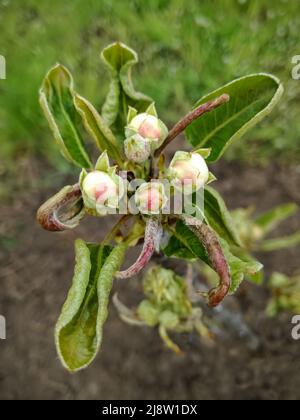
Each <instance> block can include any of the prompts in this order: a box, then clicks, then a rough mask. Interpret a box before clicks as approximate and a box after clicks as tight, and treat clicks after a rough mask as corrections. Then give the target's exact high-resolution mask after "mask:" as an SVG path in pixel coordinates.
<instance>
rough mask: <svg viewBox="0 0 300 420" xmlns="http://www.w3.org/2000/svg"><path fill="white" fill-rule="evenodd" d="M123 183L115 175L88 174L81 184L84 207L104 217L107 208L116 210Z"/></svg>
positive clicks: (100, 172) (96, 172)
mask: <svg viewBox="0 0 300 420" xmlns="http://www.w3.org/2000/svg"><path fill="white" fill-rule="evenodd" d="M122 187H123V183H122V180H121V178H120V177H119V176H118V175H116V174H113V175H109V174H108V173H106V172H102V171H93V172H90V173H88V174H87V175H86V176H85V178H84V179H83V182H82V193H83V198H84V201H85V205H86V206H87V207H88V208H90V209H95V210H96V212H97V214H99V215H105V214H107V212H108V209H109V208H112V209H117V208H118V203H119V200H120V198H121V196H122V194H123V191H121V189H122Z"/></svg>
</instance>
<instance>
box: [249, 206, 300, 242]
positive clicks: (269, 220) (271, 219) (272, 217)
mask: <svg viewBox="0 0 300 420" xmlns="http://www.w3.org/2000/svg"><path fill="white" fill-rule="evenodd" d="M297 209H298V206H297V205H296V204H294V203H288V204H282V205H280V206H278V207H275V208H273V209H272V210H269V211H267V212H266V213H264V214H262V215H261V216H259V217H258V218H257V219H256V220H255V224H256V225H257V226H258V227H259V228H260V229H261V230H262V232H263V236H265V235H267V234H268V233H269V232H271V231H272V230H273V229H275V228H276V227H277V226H278V225H279V224H280V223H281V222H283V221H284V220H286V219H287V218H288V217H290V216H292V215H293V214H295V213H296V211H297Z"/></svg>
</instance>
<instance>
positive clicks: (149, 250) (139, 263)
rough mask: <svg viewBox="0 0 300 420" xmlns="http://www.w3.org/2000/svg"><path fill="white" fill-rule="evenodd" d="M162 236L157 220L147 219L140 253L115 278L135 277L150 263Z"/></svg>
mask: <svg viewBox="0 0 300 420" xmlns="http://www.w3.org/2000/svg"><path fill="white" fill-rule="evenodd" d="M161 236H162V227H161V224H160V222H159V220H158V218H154V217H153V218H148V219H147V222H146V229H145V237H144V245H143V248H142V251H141V253H140V255H139V257H138V259H137V260H136V261H135V263H134V264H133V265H132V266H131V267H129V268H127V270H124V271H119V272H118V273H117V274H116V277H117V278H119V279H127V278H130V277H133V276H135V275H137V274H138V273H139V272H140V271H141V270H142V269H143V268H144V267H145V266H146V265H147V264H148V262H149V261H150V259H151V257H152V255H153V253H154V251H158V250H159V244H160V240H161Z"/></svg>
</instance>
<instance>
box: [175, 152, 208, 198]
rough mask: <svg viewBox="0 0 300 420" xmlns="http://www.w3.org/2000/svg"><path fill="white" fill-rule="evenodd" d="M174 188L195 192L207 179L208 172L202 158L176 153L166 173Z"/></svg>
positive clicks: (191, 154) (196, 154)
mask: <svg viewBox="0 0 300 420" xmlns="http://www.w3.org/2000/svg"><path fill="white" fill-rule="evenodd" d="M167 176H168V178H169V179H170V180H171V182H172V184H173V185H174V187H175V188H176V187H177V188H183V187H184V186H186V187H191V188H192V191H197V190H199V189H200V188H202V187H204V185H205V184H206V182H207V181H208V179H209V170H208V167H207V164H206V162H205V160H204V158H203V157H202V156H201V155H200V154H198V153H192V152H176V153H175V155H174V157H173V159H172V161H171V163H170V166H169V169H168V172H167Z"/></svg>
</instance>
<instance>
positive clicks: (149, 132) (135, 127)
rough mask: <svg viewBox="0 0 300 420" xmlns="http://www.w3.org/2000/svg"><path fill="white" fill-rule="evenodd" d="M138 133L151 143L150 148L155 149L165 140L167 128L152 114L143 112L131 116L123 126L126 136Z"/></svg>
mask: <svg viewBox="0 0 300 420" xmlns="http://www.w3.org/2000/svg"><path fill="white" fill-rule="evenodd" d="M134 134H139V135H140V136H141V137H143V138H144V139H147V140H148V141H149V142H150V143H151V148H152V150H155V149H157V148H158V147H159V146H160V145H161V143H162V142H163V141H164V140H165V138H166V137H167V134H168V129H167V127H166V126H165V124H164V123H163V122H162V121H161V120H160V119H158V118H157V117H155V116H154V115H151V114H148V113H147V112H143V113H142V114H138V115H136V116H135V117H133V118H132V120H131V121H130V122H129V124H128V125H127V127H126V128H125V135H126V137H131V136H132V135H134Z"/></svg>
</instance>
